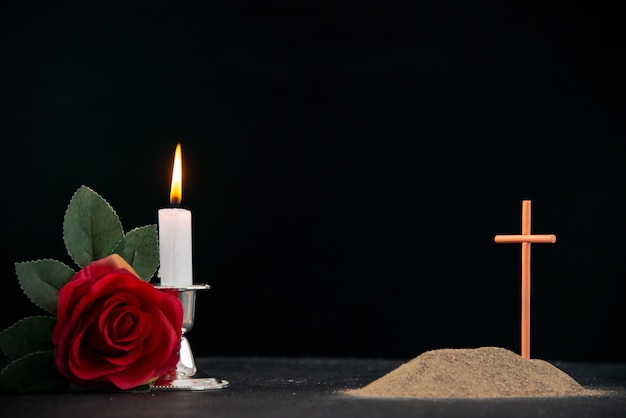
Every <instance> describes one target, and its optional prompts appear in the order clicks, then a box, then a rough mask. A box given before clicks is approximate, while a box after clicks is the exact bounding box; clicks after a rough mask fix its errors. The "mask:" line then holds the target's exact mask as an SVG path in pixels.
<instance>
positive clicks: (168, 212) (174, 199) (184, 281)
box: [159, 144, 193, 287]
mask: <svg viewBox="0 0 626 418" xmlns="http://www.w3.org/2000/svg"><path fill="white" fill-rule="evenodd" d="M182 194H183V193H182V157H181V149H180V144H178V145H177V146H176V152H175V155H174V168H173V170H172V188H171V191H170V204H171V205H173V206H178V205H180V202H181V200H182ZM191 241H192V237H191V211H190V210H188V209H183V208H180V207H171V208H165V209H159V259H160V266H159V277H160V278H161V285H162V286H173V287H180V286H190V285H192V284H193V262H192V247H191Z"/></svg>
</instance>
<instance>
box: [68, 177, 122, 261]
mask: <svg viewBox="0 0 626 418" xmlns="http://www.w3.org/2000/svg"><path fill="white" fill-rule="evenodd" d="M123 237H124V231H123V229H122V224H121V222H120V219H119V217H118V216H117V214H116V213H115V211H114V210H113V208H112V207H111V205H109V203H108V202H107V201H106V200H104V199H103V198H102V197H101V196H100V195H99V194H97V193H96V192H94V191H93V190H92V189H90V188H89V187H87V186H81V187H80V188H79V189H78V190H77V191H76V193H74V195H73V196H72V199H71V200H70V203H69V206H68V207H67V211H66V212H65V218H64V219H63V240H64V241H65V247H66V248H67V252H68V254H69V255H70V257H72V259H73V260H74V262H76V264H78V266H80V267H85V266H86V265H87V264H89V263H91V262H92V261H95V260H99V259H101V258H104V257H106V256H107V255H110V254H111V253H112V251H113V248H114V247H115V245H117V243H118V242H119V241H120V240H121V239H122V238H123Z"/></svg>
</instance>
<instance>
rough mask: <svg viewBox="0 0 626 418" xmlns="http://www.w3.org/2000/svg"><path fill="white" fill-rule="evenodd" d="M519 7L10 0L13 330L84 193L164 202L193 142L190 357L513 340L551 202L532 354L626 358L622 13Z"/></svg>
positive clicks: (6, 134) (61, 251)
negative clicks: (524, 248)
mask: <svg viewBox="0 0 626 418" xmlns="http://www.w3.org/2000/svg"><path fill="white" fill-rule="evenodd" d="M502 3H508V2H497V1H491V2H489V1H483V2H462V1H458V2H441V1H430V2H406V3H402V2H397V1H389V2H363V1H361V2H335V1H332V2H331V1H327V2H305V1H299V2H287V1H264V2H241V1H224V2H206V4H204V5H203V6H198V5H194V4H192V3H188V2H178V3H174V2H130V3H128V2H124V3H122V2H120V3H117V2H115V1H114V2H106V3H98V2H95V3H90V4H89V5H85V4H83V3H82V2H76V3H75V4H72V3H69V4H68V5H64V6H59V5H56V6H42V5H35V4H34V3H29V2H17V1H5V2H3V3H2V5H1V6H0V59H1V61H0V76H1V80H2V90H1V91H0V106H1V107H0V111H1V124H0V136H1V138H2V143H3V145H2V148H3V149H2V156H3V158H2V160H3V161H2V163H1V164H0V166H1V167H2V172H1V173H0V174H1V178H2V192H3V193H2V195H3V204H2V209H1V216H2V221H3V227H2V236H3V238H2V244H3V248H4V250H3V251H2V254H3V255H2V258H1V264H0V268H1V270H0V273H1V276H2V277H1V280H2V283H3V285H2V287H1V290H0V303H1V306H2V316H1V318H0V326H1V328H2V329H4V328H6V327H7V326H8V325H10V324H12V323H13V322H15V321H16V320H18V319H20V318H22V317H23V316H25V315H27V314H34V313H39V312H40V311H38V310H37V308H35V307H34V305H32V304H31V303H30V302H29V301H28V300H27V299H26V297H25V295H24V294H23V293H22V292H21V290H20V288H19V285H18V283H17V278H16V276H15V273H14V268H13V263H14V262H16V261H28V260H34V259H38V258H54V259H58V260H62V261H64V262H66V263H68V264H69V263H71V260H70V259H69V256H68V255H67V253H66V251H65V248H64V245H63V240H62V220H63V214H64V211H65V208H66V206H67V204H68V202H69V200H70V198H71V196H72V194H73V193H74V191H75V190H76V189H77V188H78V187H79V186H80V185H83V184H84V185H87V186H89V187H91V188H93V189H95V190H96V191H97V192H98V193H100V194H101V195H102V196H103V197H104V198H105V199H106V200H107V201H108V202H109V203H110V204H111V205H112V206H113V207H114V208H115V210H116V211H117V213H118V214H119V215H120V217H121V220H122V224H123V226H124V228H125V230H129V229H132V228H134V227H138V226H142V225H146V224H150V223H156V212H157V209H158V208H160V207H164V206H167V205H168V196H169V181H170V175H171V160H172V157H173V152H174V148H175V145H176V143H177V142H179V141H180V142H181V144H182V149H183V166H184V173H185V179H184V195H183V206H185V207H188V208H190V209H191V210H192V211H193V216H194V218H193V219H194V225H193V233H194V272H195V281H196V282H197V283H208V284H210V285H211V286H212V289H211V290H209V291H207V292H202V293H199V294H198V304H197V316H196V324H195V326H194V329H193V330H192V331H191V333H190V335H189V337H190V341H191V344H192V346H193V348H194V350H195V352H196V355H260V356H360V357H398V358H411V357H414V356H417V355H418V354H420V353H421V352H423V351H426V350H429V349H435V348H444V347H458V348H465V347H477V346H485V345H495V346H500V347H505V348H508V349H511V350H514V351H516V352H519V333H520V325H519V321H520V290H519V288H520V278H519V276H520V272H519V252H520V251H519V245H498V244H495V243H494V242H493V236H494V235H495V234H499V233H519V232H520V210H521V201H522V199H532V200H533V227H532V228H533V232H535V233H554V234H556V235H557V239H558V240H557V243H556V244H554V245H546V244H542V245H533V247H532V248H533V250H532V251H533V252H532V254H533V255H532V257H533V264H532V268H533V275H532V279H533V281H532V340H531V341H532V351H531V354H532V356H533V357H539V358H543V359H548V360H574V361H594V362H595V361H597V362H600V361H626V352H625V350H624V348H623V344H622V343H621V341H622V340H623V332H624V319H625V318H626V308H625V306H626V303H625V302H624V298H625V296H626V285H625V282H626V261H625V260H626V257H625V254H626V244H625V240H624V236H625V234H626V199H625V194H626V184H625V183H626V168H625V164H624V163H625V162H626V161H625V160H626V154H625V153H624V149H625V148H626V147H624V141H625V140H626V136H625V135H624V134H625V132H624V117H625V116H626V112H625V110H626V109H625V105H624V97H625V93H626V91H625V90H626V89H625V88H624V74H625V72H624V70H625V69H626V66H625V49H624V40H625V37H624V30H623V22H622V15H621V14H620V13H619V10H617V9H615V8H613V7H610V6H609V4H610V3H605V2H602V1H600V2H582V1H581V2H563V3H555V2H547V3H548V4H544V2H525V4H524V5H511V4H502Z"/></svg>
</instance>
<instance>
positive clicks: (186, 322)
mask: <svg viewBox="0 0 626 418" xmlns="http://www.w3.org/2000/svg"><path fill="white" fill-rule="evenodd" d="M155 287H156V288H157V289H176V290H178V298H179V299H180V301H181V302H182V304H183V327H182V336H181V339H180V352H179V354H180V356H179V360H178V364H177V365H176V370H172V371H171V372H170V373H168V374H166V375H165V376H161V377H159V378H158V379H157V380H156V382H154V384H153V385H152V389H153V390H194V391H206V390H217V389H224V388H227V387H229V386H230V384H229V382H228V381H227V380H223V379H218V378H216V377H209V376H208V375H207V374H206V373H204V372H201V371H199V370H198V368H197V367H196V361H195V359H194V356H193V352H192V351H191V345H190V344H189V340H187V336H186V334H187V333H188V332H189V331H190V330H191V328H192V327H193V323H194V316H195V310H196V291H198V290H208V289H210V288H211V286H209V285H207V284H197V285H191V286H155Z"/></svg>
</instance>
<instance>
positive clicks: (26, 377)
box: [0, 351, 69, 393]
mask: <svg viewBox="0 0 626 418" xmlns="http://www.w3.org/2000/svg"><path fill="white" fill-rule="evenodd" d="M68 387H69V384H68V382H67V380H65V379H64V378H63V377H62V376H61V375H60V374H59V372H58V371H57V369H56V367H55V365H54V354H53V352H52V351H38V352H35V353H31V354H28V355H26V356H24V357H21V358H19V359H17V360H15V361H14V362H12V363H10V364H9V365H8V366H6V367H5V368H4V369H2V372H0V392H13V393H15V392H18V393H43V392H61V391H65V390H66V389H67V388H68Z"/></svg>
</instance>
